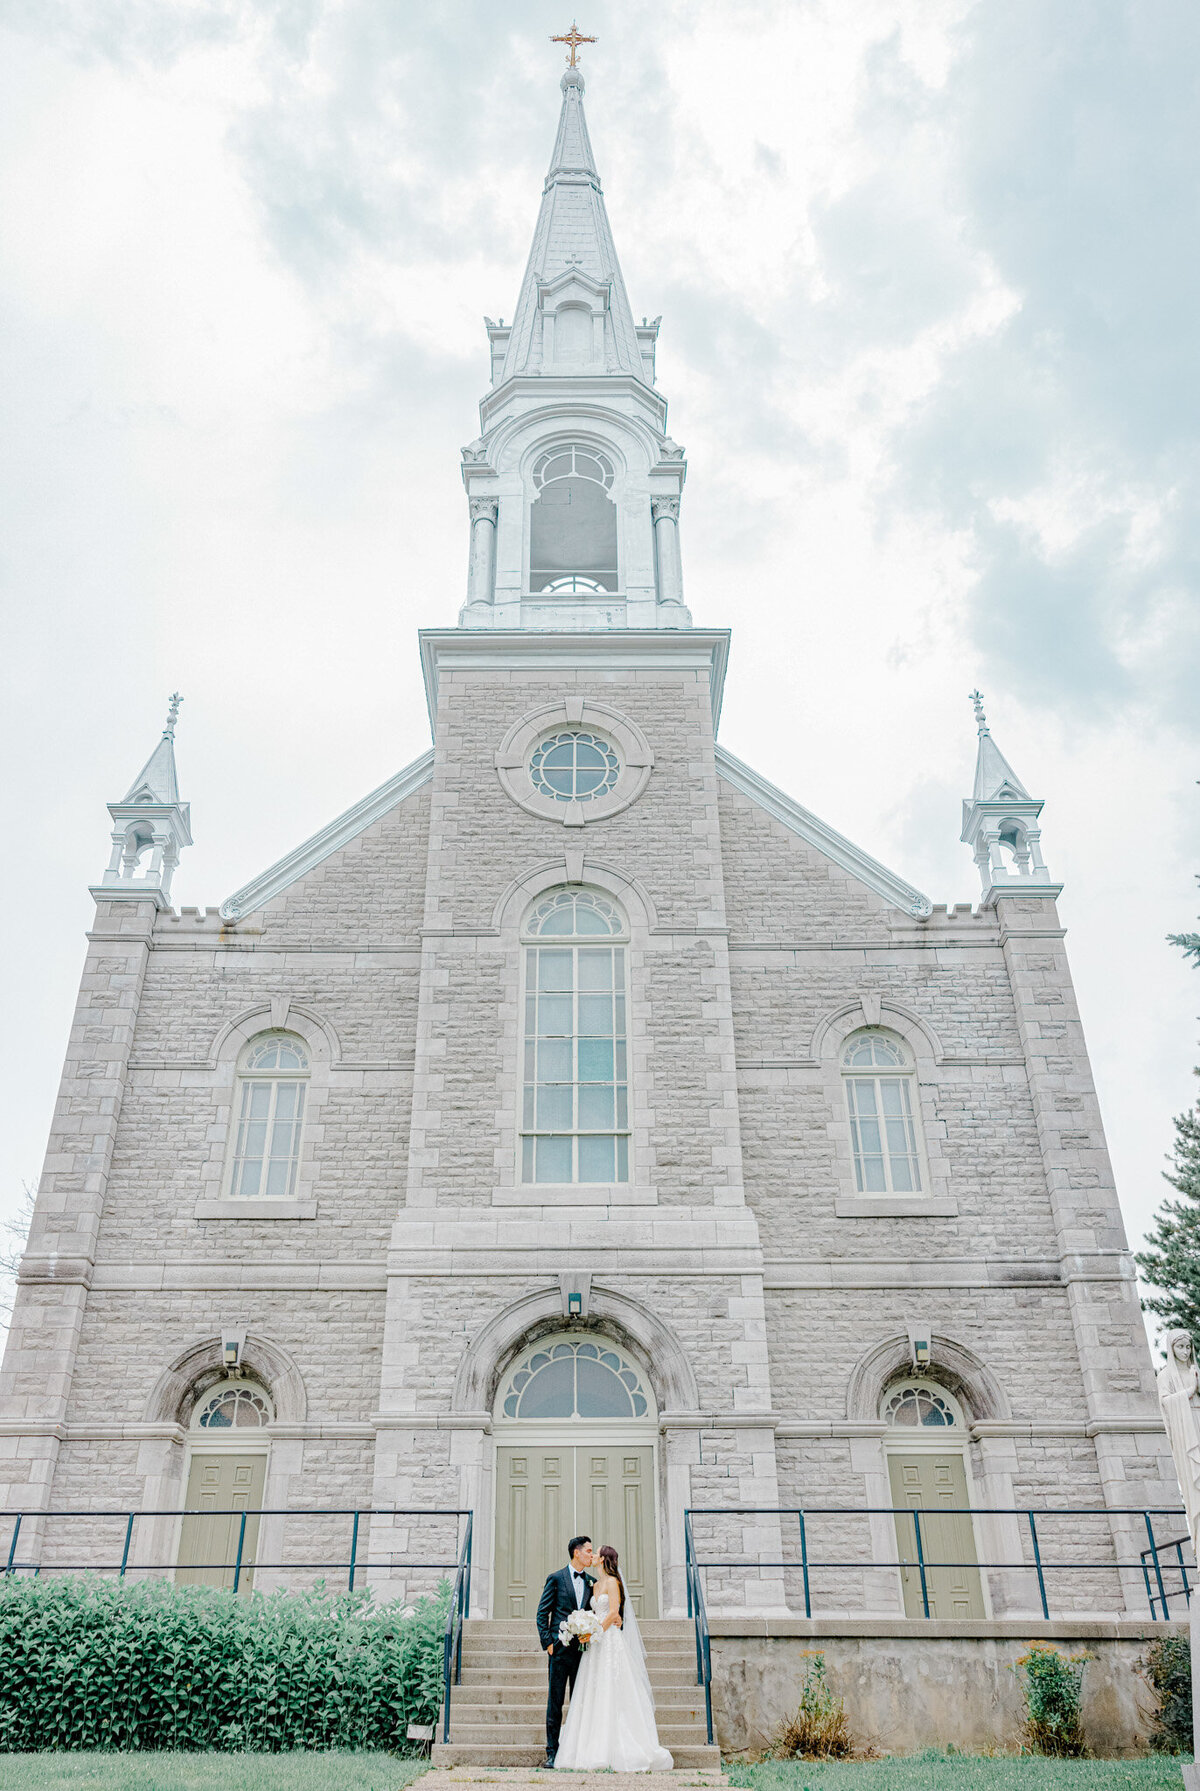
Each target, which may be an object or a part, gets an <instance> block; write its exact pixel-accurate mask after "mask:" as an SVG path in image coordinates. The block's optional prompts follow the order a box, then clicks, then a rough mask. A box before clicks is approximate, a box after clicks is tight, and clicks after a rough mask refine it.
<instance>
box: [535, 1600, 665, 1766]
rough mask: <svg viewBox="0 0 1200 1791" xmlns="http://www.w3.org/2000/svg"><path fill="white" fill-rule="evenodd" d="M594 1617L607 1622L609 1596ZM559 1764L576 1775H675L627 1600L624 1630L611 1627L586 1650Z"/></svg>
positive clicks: (597, 1605)
mask: <svg viewBox="0 0 1200 1791" xmlns="http://www.w3.org/2000/svg"><path fill="white" fill-rule="evenodd" d="M592 1613H593V1615H594V1616H597V1617H600V1618H604V1617H607V1615H608V1594H607V1593H606V1592H601V1593H600V1594H599V1596H598V1597H596V1598H594V1599H593V1600H592ZM554 1765H555V1767H556V1769H565V1770H568V1771H570V1770H572V1769H573V1770H574V1771H576V1772H605V1771H609V1770H611V1771H613V1772H670V1771H671V1770H672V1767H673V1765H674V1762H673V1760H672V1759H671V1756H670V1754H669V1753H668V1752H667V1750H666V1748H665V1747H659V1745H658V1728H657V1726H656V1724H655V1721H654V1693H653V1692H652V1691H651V1690H650V1674H649V1673H648V1672H647V1670H646V1650H645V1648H644V1647H643V1646H642V1637H641V1633H640V1631H639V1629H638V1624H637V1618H636V1617H635V1616H634V1614H633V1608H632V1606H631V1605H630V1603H629V1601H628V1599H626V1601H625V1617H624V1627H623V1628H621V1629H618V1627H617V1625H616V1624H615V1623H614V1624H612V1625H611V1627H610V1628H608V1629H606V1630H605V1631H604V1633H603V1634H602V1635H598V1636H597V1637H596V1639H595V1641H594V1642H592V1643H591V1645H590V1646H589V1647H587V1648H585V1649H584V1653H583V1659H582V1660H581V1661H580V1663H579V1674H578V1677H577V1678H576V1680H575V1689H574V1691H573V1692H572V1693H571V1704H570V1708H569V1709H568V1711H567V1720H566V1722H565V1723H564V1724H563V1730H562V1738H561V1740H560V1741H559V1744H558V1754H557V1757H556V1758H555V1761H554Z"/></svg>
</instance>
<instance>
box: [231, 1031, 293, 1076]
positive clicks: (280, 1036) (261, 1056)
mask: <svg viewBox="0 0 1200 1791" xmlns="http://www.w3.org/2000/svg"><path fill="white" fill-rule="evenodd" d="M242 1068H243V1070H249V1071H251V1072H253V1071H258V1072H261V1073H262V1074H267V1073H270V1074H272V1075H276V1076H278V1075H286V1073H287V1072H288V1071H289V1070H291V1071H292V1072H293V1073H303V1072H304V1071H305V1070H307V1068H308V1053H307V1052H306V1051H305V1049H304V1044H303V1041H302V1040H301V1039H298V1038H297V1037H296V1035H295V1033H294V1032H268V1033H264V1034H263V1035H262V1036H261V1037H259V1038H256V1039H251V1041H250V1044H249V1046H248V1047H247V1050H246V1056H245V1059H244V1061H243V1064H242Z"/></svg>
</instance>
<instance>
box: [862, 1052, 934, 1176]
mask: <svg viewBox="0 0 1200 1791" xmlns="http://www.w3.org/2000/svg"><path fill="white" fill-rule="evenodd" d="M842 1081H843V1082H844V1084H845V1089H846V1110H847V1114H848V1117H849V1120H850V1146H851V1150H852V1152H853V1156H854V1180H855V1186H856V1187H857V1189H858V1192H859V1193H860V1194H919V1193H920V1192H921V1190H922V1186H923V1177H922V1173H921V1148H920V1133H919V1129H918V1124H917V1100H916V1073H915V1068H914V1065H913V1060H912V1054H911V1052H910V1051H909V1049H908V1046H907V1045H906V1044H905V1043H904V1041H903V1039H901V1038H899V1037H898V1036H897V1035H896V1034H895V1033H893V1032H884V1031H876V1030H870V1031H865V1032H855V1033H852V1034H851V1035H850V1037H849V1038H848V1039H847V1040H846V1043H845V1045H844V1046H843V1047H842Z"/></svg>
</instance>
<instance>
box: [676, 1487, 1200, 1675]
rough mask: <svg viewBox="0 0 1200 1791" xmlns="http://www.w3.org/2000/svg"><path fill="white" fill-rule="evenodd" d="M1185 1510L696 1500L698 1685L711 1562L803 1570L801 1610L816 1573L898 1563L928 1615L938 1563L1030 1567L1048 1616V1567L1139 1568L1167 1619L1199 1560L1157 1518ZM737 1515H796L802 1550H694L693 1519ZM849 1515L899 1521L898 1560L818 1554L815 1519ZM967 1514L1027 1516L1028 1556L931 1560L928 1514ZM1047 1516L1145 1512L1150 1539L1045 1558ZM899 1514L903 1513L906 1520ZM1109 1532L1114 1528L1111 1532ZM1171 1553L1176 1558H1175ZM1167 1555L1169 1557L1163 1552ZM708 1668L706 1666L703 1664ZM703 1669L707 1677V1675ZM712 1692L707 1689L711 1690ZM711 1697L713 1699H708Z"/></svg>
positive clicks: (691, 1584)
mask: <svg viewBox="0 0 1200 1791" xmlns="http://www.w3.org/2000/svg"><path fill="white" fill-rule="evenodd" d="M1182 1516H1183V1513H1182V1511H1181V1510H1180V1509H1179V1507H1178V1506H1151V1507H1148V1508H1147V1507H1143V1506H1140V1505H1139V1506H1091V1505H1068V1506H1055V1507H1052V1508H1043V1509H1042V1510H1041V1511H1037V1512H1035V1511H1034V1510H1032V1509H1031V1508H1030V1507H1028V1506H1016V1505H955V1506H936V1507H929V1506H915V1507H914V1506H910V1505H808V1506H805V1507H804V1508H803V1509H801V1508H799V1507H796V1506H789V1507H776V1506H757V1505H733V1506H699V1505H696V1506H691V1507H689V1508H688V1510H686V1511H685V1513H684V1555H685V1570H686V1581H687V1595H688V1616H689V1617H691V1618H693V1620H694V1622H695V1625H696V1651H697V1681H696V1682H697V1684H701V1683H705V1684H706V1685H707V1682H708V1680H710V1679H711V1671H712V1668H711V1660H710V1657H709V1643H708V1618H707V1614H706V1611H705V1605H704V1594H703V1587H702V1579H703V1575H704V1572H705V1571H706V1570H707V1569H709V1568H726V1569H730V1568H742V1569H745V1570H748V1571H750V1570H752V1571H755V1572H757V1571H759V1570H762V1569H766V1570H771V1571H780V1570H783V1571H790V1572H798V1573H799V1574H800V1577H801V1582H802V1585H803V1590H804V1615H805V1616H806V1617H811V1616H812V1614H813V1576H814V1574H816V1573H818V1572H833V1571H841V1572H845V1571H848V1570H863V1569H868V1570H887V1569H891V1570H893V1571H896V1570H898V1571H899V1572H900V1573H902V1574H912V1573H915V1575H916V1580H917V1584H918V1586H919V1588H920V1599H921V1612H922V1615H923V1616H924V1617H929V1616H931V1615H932V1612H931V1609H930V1584H929V1579H930V1575H931V1574H933V1573H935V1572H936V1571H937V1570H938V1569H940V1568H946V1567H954V1568H962V1567H974V1568H976V1569H978V1570H979V1571H980V1572H981V1573H985V1572H990V1571H998V1572H1009V1573H1013V1572H1023V1573H1029V1574H1032V1575H1033V1576H1034V1578H1035V1580H1036V1583H1037V1593H1038V1602H1039V1604H1040V1606H1041V1613H1042V1616H1043V1617H1044V1618H1045V1619H1046V1620H1047V1621H1048V1620H1049V1618H1050V1597H1049V1592H1048V1590H1047V1575H1048V1574H1051V1573H1081V1572H1093V1573H1094V1572H1098V1571H1104V1572H1108V1573H1116V1574H1118V1576H1119V1575H1120V1574H1122V1573H1123V1572H1124V1573H1128V1572H1130V1571H1133V1572H1140V1574H1141V1577H1142V1582H1143V1584H1144V1586H1145V1590H1146V1601H1147V1603H1148V1605H1149V1607H1150V1615H1151V1618H1152V1619H1154V1620H1155V1621H1159V1620H1164V1621H1165V1620H1168V1619H1169V1618H1170V1615H1171V1608H1170V1600H1171V1599H1172V1598H1175V1599H1178V1598H1180V1597H1182V1598H1183V1600H1184V1603H1185V1605H1186V1604H1187V1602H1188V1601H1189V1600H1190V1598H1191V1585H1190V1583H1189V1580H1188V1573H1189V1570H1190V1571H1191V1573H1192V1575H1193V1578H1194V1577H1195V1574H1196V1566H1195V1563H1194V1562H1189V1561H1187V1560H1186V1559H1185V1555H1184V1549H1185V1547H1186V1545H1187V1538H1186V1537H1180V1538H1172V1539H1171V1540H1170V1541H1166V1542H1160V1541H1159V1540H1158V1539H1157V1537H1156V1536H1155V1532H1154V1520H1155V1518H1163V1519H1166V1518H1170V1519H1178V1518H1180V1517H1182ZM736 1517H771V1518H779V1519H784V1518H791V1519H795V1520H796V1521H797V1530H798V1537H799V1553H798V1555H797V1556H793V1557H792V1558H791V1559H789V1560H784V1561H767V1560H750V1559H746V1558H736V1559H718V1558H712V1557H706V1558H704V1559H702V1558H701V1557H700V1555H699V1553H698V1552H697V1549H696V1543H695V1529H694V1525H693V1519H696V1518H725V1519H728V1518H736ZM825 1517H833V1518H845V1517H863V1518H867V1519H870V1518H873V1517H888V1518H891V1519H892V1521H893V1523H895V1525H896V1536H897V1546H898V1551H899V1554H900V1558H899V1559H898V1560H887V1559H880V1558H879V1557H878V1556H875V1555H873V1554H869V1555H867V1554H864V1555H861V1556H859V1557H858V1558H857V1559H855V1560H848V1561H847V1560H835V1559H831V1558H826V1557H823V1556H820V1555H816V1554H814V1553H813V1551H812V1547H811V1524H812V1520H813V1519H815V1518H825ZM955 1517H967V1518H970V1519H972V1520H973V1519H975V1518H977V1517H1009V1518H1017V1519H1021V1520H1023V1521H1024V1524H1025V1526H1026V1528H1027V1530H1028V1535H1029V1548H1030V1553H1029V1556H1028V1557H1027V1556H1025V1555H1022V1556H1021V1558H1020V1559H1018V1560H1004V1561H984V1560H978V1559H974V1560H969V1561H964V1560H962V1559H956V1560H952V1561H942V1560H937V1559H930V1557H929V1554H928V1552H927V1544H928V1543H929V1542H930V1541H933V1542H934V1543H936V1542H937V1531H936V1530H934V1531H933V1532H932V1533H931V1532H930V1530H929V1524H930V1522H931V1521H934V1522H936V1521H937V1520H938V1519H944V1518H955ZM1039 1518H1040V1519H1042V1520H1043V1522H1045V1521H1046V1520H1049V1519H1057V1518H1075V1519H1078V1518H1097V1519H1104V1520H1105V1527H1106V1531H1107V1527H1108V1524H1109V1522H1110V1521H1111V1520H1112V1519H1113V1518H1129V1519H1140V1520H1141V1521H1142V1523H1144V1525H1145V1529H1146V1536H1147V1546H1146V1547H1145V1548H1144V1549H1143V1550H1142V1551H1141V1553H1140V1555H1139V1556H1138V1557H1137V1558H1136V1559H1131V1560H1127V1561H1119V1560H1116V1559H1114V1558H1113V1557H1112V1556H1111V1555H1110V1556H1109V1557H1108V1558H1107V1559H1105V1560H1102V1561H1094V1560H1053V1559H1049V1558H1047V1557H1046V1556H1045V1555H1044V1554H1043V1551H1042V1536H1041V1533H1040V1532H1039V1530H1038V1519H1039ZM897 1520H904V1522H903V1523H901V1522H899V1521H897ZM908 1523H911V1525H912V1537H913V1540H912V1552H911V1554H909V1553H907V1552H906V1547H905V1544H904V1542H903V1540H902V1531H903V1529H904V1528H907V1524H908ZM1107 1533H1108V1534H1109V1535H1110V1536H1111V1532H1110V1531H1108V1532H1107ZM1172 1554H1173V1555H1174V1557H1175V1558H1174V1560H1172V1559H1171V1558H1170V1557H1171V1555H1172ZM1164 1556H1165V1557H1166V1558H1165V1559H1164ZM1175 1575H1177V1576H1178V1580H1179V1584H1178V1585H1175V1584H1172V1585H1171V1586H1170V1588H1168V1580H1170V1579H1172V1577H1173V1576H1175ZM702 1669H703V1670H702ZM705 1675H707V1676H708V1678H707V1680H706V1678H705ZM706 1695H707V1692H706ZM710 1702H711V1700H710Z"/></svg>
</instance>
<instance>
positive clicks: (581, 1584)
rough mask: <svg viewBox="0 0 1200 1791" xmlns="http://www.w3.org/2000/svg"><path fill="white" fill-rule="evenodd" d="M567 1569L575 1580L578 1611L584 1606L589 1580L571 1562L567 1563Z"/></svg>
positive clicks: (576, 1607)
mask: <svg viewBox="0 0 1200 1791" xmlns="http://www.w3.org/2000/svg"><path fill="white" fill-rule="evenodd" d="M567 1571H568V1573H569V1574H570V1575H571V1579H572V1581H573V1582H574V1586H575V1609H576V1610H577V1611H578V1610H580V1609H581V1608H582V1606H583V1599H584V1594H585V1593H586V1591H587V1581H586V1580H585V1579H584V1577H583V1574H582V1573H581V1572H580V1571H579V1570H578V1569H577V1568H574V1567H572V1566H571V1565H570V1563H569V1562H568V1563H567Z"/></svg>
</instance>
